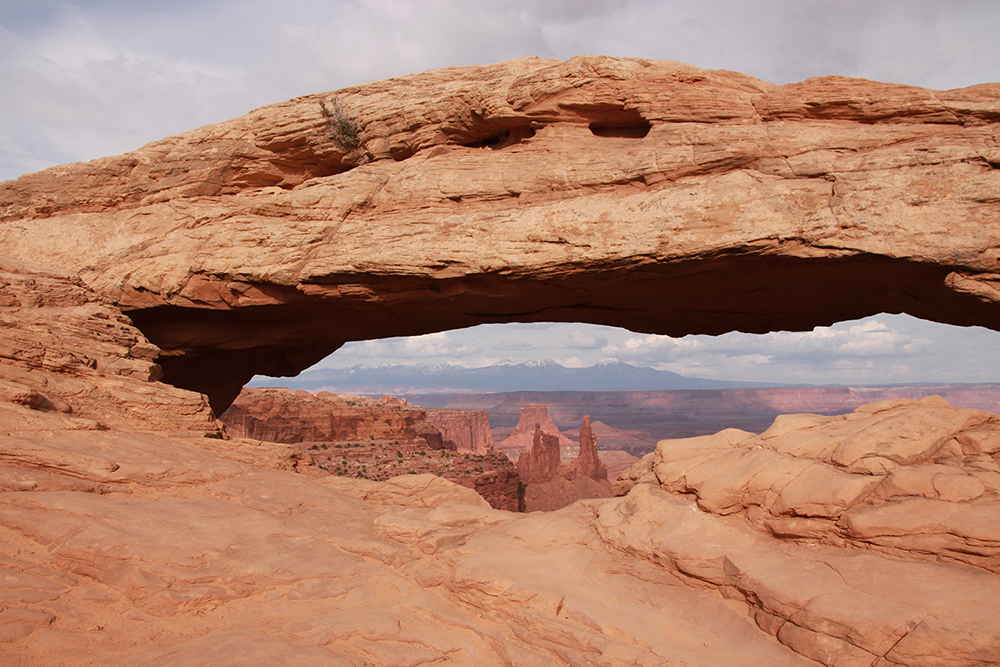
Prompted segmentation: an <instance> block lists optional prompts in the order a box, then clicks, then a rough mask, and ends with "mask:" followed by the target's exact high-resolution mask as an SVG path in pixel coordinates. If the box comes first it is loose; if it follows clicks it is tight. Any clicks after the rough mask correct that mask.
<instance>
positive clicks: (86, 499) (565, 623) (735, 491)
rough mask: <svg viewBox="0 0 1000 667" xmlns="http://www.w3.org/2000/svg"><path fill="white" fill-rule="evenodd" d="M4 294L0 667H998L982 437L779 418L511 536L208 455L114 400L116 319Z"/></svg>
mask: <svg viewBox="0 0 1000 667" xmlns="http://www.w3.org/2000/svg"><path fill="white" fill-rule="evenodd" d="M14 264H16V263H12V262H9V261H7V262H4V263H3V266H4V267H5V268H4V273H3V274H2V275H0V279H2V280H3V281H6V282H7V284H6V285H3V286H2V290H0V300H2V303H4V304H6V305H3V306H0V316H2V321H3V322H4V323H6V325H7V326H3V327H0V350H2V351H3V357H2V360H0V368H3V372H4V374H5V375H4V378H5V379H4V382H5V383H6V384H2V385H0V387H2V389H3V393H0V580H2V581H3V582H4V588H3V591H2V599H3V605H2V608H0V655H3V662H4V664H5V665H7V664H9V665H11V666H12V667H28V666H31V667H55V666H56V665H66V664H73V665H79V666H80V667H97V666H98V665H109V664H115V665H119V664H120V665H126V664H139V663H142V664H147V665H166V664H170V665H176V666H177V667H188V666H189V665H190V666H194V665H202V664H205V662H206V660H207V661H209V662H212V663H213V664H222V663H232V664H258V663H261V662H262V661H263V662H267V663H268V664H280V663H284V662H288V661H289V660H291V661H294V662H295V663H296V664H324V665H325V664H344V665H350V664H363V663H365V662H368V663H370V664H379V665H386V666H387V667H397V666H399V667H402V666H403V665H409V664H412V662H413V660H414V656H419V657H421V658H426V659H427V660H431V661H435V662H448V661H450V660H451V661H453V660H454V656H455V655H462V654H468V655H474V656H476V658H475V661H476V664H483V665H491V666H492V665H497V666H500V665H508V664H510V663H511V660H512V657H514V658H516V659H517V660H523V661H524V662H525V663H526V664H557V665H572V664H586V663H588V662H597V663H601V662H607V663H609V664H610V663H611V662H614V661H625V662H627V663H629V664H647V663H648V664H671V663H683V664H687V665H692V666H693V667H701V666H705V667H707V665H715V664H726V665H747V666H750V667H763V666H764V665H767V666H768V667H770V666H772V665H782V666H788V667H807V666H808V665H813V664H816V663H815V662H813V660H815V661H819V662H824V663H827V664H885V665H900V666H906V667H924V666H926V665H935V664H939V665H944V664H948V665H981V664H990V663H991V662H995V656H996V655H998V654H1000V625H998V621H997V618H998V616H997V614H996V610H997V600H998V599H1000V575H998V574H995V570H996V539H995V538H996V536H995V535H994V534H993V533H995V530H994V529H995V526H996V521H995V520H994V517H993V509H992V506H993V505H994V504H995V503H996V498H997V497H998V492H997V488H1000V486H998V485H997V483H996V478H997V476H1000V473H998V472H997V471H996V470H995V468H997V467H998V465H997V464H998V458H1000V453H998V452H997V451H995V450H997V443H998V442H1000V436H998V435H997V432H998V428H1000V426H998V422H997V419H998V417H997V416H996V415H987V414H984V413H977V412H975V411H962V410H958V411H956V410H953V409H951V408H946V407H945V406H943V405H940V404H935V403H924V402H922V403H921V404H920V405H916V406H905V405H904V406H885V405H883V406H872V407H871V408H869V409H866V410H862V411H859V413H858V414H857V415H855V416H853V417H851V418H825V417H817V416H815V415H811V416H810V415H805V416H798V417H790V418H787V419H783V420H779V421H778V422H777V423H776V424H775V425H774V428H773V430H772V431H771V432H770V433H767V434H765V435H762V436H753V435H752V434H746V436H747V437H749V438H758V440H757V441H756V444H753V442H750V443H743V442H742V440H741V438H742V437H743V436H738V437H735V436H734V435H733V434H732V433H729V434H727V433H723V434H719V436H717V437H716V439H715V440H711V441H708V440H706V441H703V442H700V443H695V446H694V447H688V448H687V450H685V447H684V446H683V443H679V444H678V443H675V444H673V445H671V446H670V447H667V446H666V445H664V446H661V447H660V449H658V453H661V458H660V459H659V460H658V461H654V460H653V458H652V457H651V458H650V459H649V460H647V461H644V465H645V466H646V467H645V469H644V470H642V471H638V474H635V475H633V476H632V477H630V478H629V479H631V480H632V482H631V483H632V486H633V488H632V489H631V490H630V492H629V493H628V495H627V496H625V497H622V498H613V499H594V500H590V501H587V503H586V504H576V505H573V506H571V507H568V508H565V509H563V510H561V511H558V512H552V513H533V514H530V515H518V514H512V513H509V512H499V511H496V510H492V509H489V508H487V507H485V501H483V500H482V498H481V497H480V496H479V495H478V494H474V493H473V492H472V491H471V490H469V489H465V488H461V487H457V486H456V485H454V484H452V483H450V482H448V481H447V480H445V479H443V478H441V477H437V476H434V475H417V474H414V475H409V474H407V475H403V476H402V477H395V478H392V479H389V480H387V481H385V482H381V483H379V482H372V481H369V480H365V479H357V478H351V477H344V476H332V475H325V474H322V473H318V471H315V469H314V468H312V467H311V466H309V465H307V461H304V460H303V459H302V458H297V454H299V452H296V451H294V450H293V449H292V448H291V447H290V446H288V445H279V444H274V443H267V442H260V441H254V440H244V439H232V440H222V439H219V437H218V436H219V435H220V433H219V432H218V431H217V430H213V429H207V428H206V425H214V422H213V421H212V420H211V412H210V411H208V410H207V408H206V407H205V401H204V398H203V397H200V396H197V395H193V394H190V393H187V392H183V391H180V390H177V389H175V388H172V387H169V386H166V385H163V384H160V383H158V382H155V381H152V380H149V379H144V378H143V377H136V376H135V375H134V374H132V373H131V372H130V371H128V370H126V372H125V373H122V372H121V371H122V370H123V369H131V370H135V369H136V365H135V364H139V367H140V370H142V371H143V373H142V375H145V374H147V373H148V374H149V376H150V377H153V376H155V368H153V367H152V365H150V364H149V362H148V360H146V361H143V360H142V356H141V354H142V350H143V346H145V345H146V344H147V343H146V341H145V340H144V339H143V338H142V337H141V335H140V334H138V333H137V332H136V331H135V330H134V329H132V328H131V327H130V325H129V324H128V322H127V320H125V319H123V318H121V316H120V313H119V312H118V311H116V310H115V309H114V308H113V307H111V306H108V305H107V304H105V303H103V302H102V301H101V299H100V298H99V297H97V296H96V295H94V294H93V293H92V292H89V291H88V290H86V289H84V288H82V287H81V286H80V285H79V284H78V283H75V282H74V281H73V280H72V279H71V278H69V277H67V276H62V275H59V274H58V273H54V272H46V271H42V270H30V271H27V270H24V269H23V268H15V267H14ZM47 331H50V332H55V333H56V334H57V335H55V336H54V335H52V334H49V335H48V336H46V332H47ZM130 355H131V356H130ZM142 364H146V365H145V366H143V365H142ZM81 389H83V391H80V390H81ZM78 415H85V416H78ZM206 433H209V434H212V435H215V436H216V437H214V438H205V437H201V436H203V435H205V434H206ZM765 436H766V437H765ZM689 444H690V443H689ZM339 451H342V450H339ZM351 451H360V449H359V448H353V449H352V450H351ZM668 453H669V455H668ZM434 454H435V455H436V456H439V457H440V460H445V459H446V458H447V457H452V458H461V459H462V460H463V461H466V460H468V461H469V462H470V463H471V464H473V465H474V467H484V465H485V463H484V459H485V458H486V457H478V458H477V455H471V454H470V455H469V459H466V458H465V455H462V456H460V457H459V456H458V455H456V454H455V453H453V452H449V451H447V450H442V451H440V452H435V453H434ZM734 454H735V455H734ZM760 456H765V457H770V458H769V460H770V461H771V464H770V465H767V466H765V467H764V468H761V469H758V466H756V463H755V462H757V463H759V461H758V460H757V458H756V457H760ZM775 457H777V458H775ZM713 460H714V462H713ZM796 461H798V463H796ZM893 465H895V466H896V467H895V468H893V467H892V466H893ZM817 466H818V467H817ZM638 467H639V468H642V467H643V466H638ZM890 468H891V470H890ZM754 471H756V472H754ZM796 471H799V474H797V475H795V474H794V473H795V472H796ZM632 472H633V473H635V472H637V471H635V470H633V471H632ZM302 473H305V474H302ZM317 473H318V474H320V476H314V475H315V474H317ZM786 473H787V474H786ZM469 477H471V475H470V476H469ZM480 477H481V478H482V479H481V483H482V484H489V483H490V478H493V482H494V483H501V484H502V483H503V480H502V475H491V474H490V473H489V472H487V471H485V470H484V472H483V474H481V475H480ZM865 477H870V478H871V480H864V479H863V478H865ZM855 478H862V480H863V481H862V483H861V484H858V482H857V481H856V479H855ZM876 479H879V480H881V481H880V483H878V484H877V485H876V487H875V489H874V490H872V491H870V492H869V495H868V496H864V495H863V492H864V490H865V489H868V488H870V487H871V485H872V482H873V481H875V480H876ZM579 481H582V482H594V480H592V479H590V478H589V477H584V478H581V479H580V480H579ZM550 483H551V484H560V483H566V480H564V479H562V478H556V479H554V480H552V482H550ZM677 483H680V484H682V485H683V487H682V488H679V489H678V490H677V492H676V493H675V492H674V491H671V490H668V488H669V486H670V485H673V484H677ZM765 487H766V488H765ZM994 487H997V488H994ZM857 488H860V489H861V490H862V495H861V496H858V495H857V494H856V493H854V491H856V490H857ZM556 491H558V489H556ZM549 497H550V498H552V497H555V495H550V496H549ZM689 497H696V498H697V499H698V504H693V503H692V502H691V501H690V500H689ZM859 497H860V498H861V502H855V500H856V499H857V498H859ZM718 513H732V514H736V515H738V516H741V517H743V521H733V520H732V517H719V516H718ZM837 517H839V518H837ZM831 521H835V522H834V523H833V525H832V526H831ZM824 531H825V532H824ZM816 542H819V543H818V544H817V543H816ZM882 551H884V552H885V553H884V554H883V553H880V552H882ZM553 554H558V558H559V560H560V562H562V563H571V564H573V567H560V568H553V567H552V566H551V564H552V559H553ZM935 560H936V561H938V562H932V561H935ZM539 573H544V575H543V576H539ZM372 582H378V585H377V586H373V585H372ZM498 582H500V583H499V584H498ZM686 584H690V585H686ZM498 585H500V586H501V588H502V590H501V589H498V588H497V586H498ZM706 587H708V588H715V589H717V590H718V592H709V591H705V590H704V589H705V588H706ZM359 590H360V591H363V592H364V595H356V594H355V593H356V592H357V591H359ZM352 591H353V592H352ZM498 591H500V593H499V594H498ZM720 593H721V594H723V595H725V596H726V597H729V598H736V599H737V600H740V601H741V602H742V604H744V605H746V608H747V609H749V610H750V612H751V614H750V616H749V617H748V616H747V614H745V613H737V612H735V611H734V610H733V609H732V608H731V607H730V606H729V605H730V604H732V603H731V602H730V603H727V604H723V603H722V602H721V601H720V599H719V594H720ZM414 609H418V610H420V613H414V611H413V610H414ZM470 610H472V611H470ZM650 618H655V619H656V621H657V622H656V623H655V624H653V625H650V622H649V619H650ZM664 627H667V628H671V629H673V630H672V631H671V632H668V633H664V632H663V628H664ZM594 628H600V629H601V631H600V632H596V631H595V630H594ZM674 630H675V631H676V632H674ZM401 643H402V644H403V645H404V646H405V650H402V651H401V650H400V649H399V648H398V646H399V645H400V644H401ZM498 647H499V648H498Z"/></svg>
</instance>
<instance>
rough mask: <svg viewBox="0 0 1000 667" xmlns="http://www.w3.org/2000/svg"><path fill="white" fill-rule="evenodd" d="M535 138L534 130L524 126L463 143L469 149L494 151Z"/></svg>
mask: <svg viewBox="0 0 1000 667" xmlns="http://www.w3.org/2000/svg"><path fill="white" fill-rule="evenodd" d="M533 136H535V130H534V128H532V127H530V126H527V125H524V126H518V127H511V128H507V129H504V130H500V131H499V132H497V133H495V134H491V135H489V136H486V137H483V138H481V139H476V140H474V141H469V142H466V143H463V144H462V145H463V146H465V147H467V148H492V149H494V150H497V149H500V148H507V147H508V146H513V145H514V144H519V143H521V142H522V141H524V140H525V139H530V138H531V137H533Z"/></svg>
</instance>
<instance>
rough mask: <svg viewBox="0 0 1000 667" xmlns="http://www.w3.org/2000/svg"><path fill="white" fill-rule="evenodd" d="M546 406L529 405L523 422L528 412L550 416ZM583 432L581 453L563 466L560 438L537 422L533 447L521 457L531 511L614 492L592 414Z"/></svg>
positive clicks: (519, 462) (553, 508)
mask: <svg viewBox="0 0 1000 667" xmlns="http://www.w3.org/2000/svg"><path fill="white" fill-rule="evenodd" d="M540 408H541V409H540ZM544 408H545V406H544V405H543V406H538V405H532V406H528V407H526V408H525V409H524V410H523V411H522V413H521V419H522V421H523V419H524V416H525V412H527V414H529V415H537V416H542V415H545V416H547V415H548V413H547V412H546V411H545V410H544ZM519 426H520V423H519ZM580 433H581V438H582V439H581V442H580V446H579V451H580V454H579V455H578V456H577V457H576V458H575V459H574V460H573V461H572V462H571V463H570V464H569V465H562V464H561V457H560V447H559V440H558V438H557V437H556V436H554V435H551V434H548V433H545V432H544V431H543V430H542V428H541V425H540V424H535V431H534V434H533V439H532V445H531V449H530V450H528V451H527V452H524V453H522V454H521V456H520V457H519V458H518V460H517V469H518V472H519V473H520V474H521V479H522V480H523V481H524V483H525V484H526V487H525V493H524V507H525V509H526V510H527V511H529V512H530V511H534V510H544V511H548V510H555V509H559V508H561V507H565V506H566V505H569V504H570V503H573V502H575V501H577V500H580V499H581V498H607V497H610V496H611V495H612V489H611V483H610V482H608V470H607V468H606V467H605V465H604V464H603V463H602V462H601V459H600V457H599V456H598V454H597V438H596V437H595V436H594V434H593V432H592V430H591V428H590V418H589V417H584V420H583V425H582V426H581V428H580Z"/></svg>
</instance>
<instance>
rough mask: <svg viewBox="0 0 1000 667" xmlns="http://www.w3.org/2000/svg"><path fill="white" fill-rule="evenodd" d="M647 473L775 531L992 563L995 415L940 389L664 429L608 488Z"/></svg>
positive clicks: (703, 503) (995, 553)
mask: <svg viewBox="0 0 1000 667" xmlns="http://www.w3.org/2000/svg"><path fill="white" fill-rule="evenodd" d="M646 483H650V484H654V485H656V486H658V487H660V488H662V489H663V490H664V491H668V492H671V493H677V494H685V495H686V496H690V497H693V498H695V499H696V501H697V503H698V506H699V507H700V508H702V509H703V510H705V511H707V512H711V513H714V514H718V515H725V516H728V515H737V516H741V517H743V518H744V520H745V521H746V522H747V523H748V524H749V525H750V526H752V527H753V528H755V529H756V530H758V531H762V532H765V533H768V534H770V535H773V536H775V537H778V538H782V539H792V540H803V541H810V542H821V543H825V544H833V545H837V546H849V547H853V548H863V549H870V550H875V551H881V552H886V553H889V554H892V555H895V556H897V557H906V558H911V559H919V560H934V561H939V562H962V563H967V564H969V565H974V566H977V567H981V568H984V569H987V570H991V571H993V572H998V573H1000V417H998V416H997V415H995V414H993V413H989V412H981V411H979V410H969V409H959V408H953V407H951V406H950V405H948V403H947V402H945V401H944V399H941V398H939V397H928V398H924V399H921V400H919V401H911V400H906V399H902V400H897V401H885V402H882V403H873V404H871V405H866V406H863V407H861V408H859V409H858V410H856V411H855V412H853V413H851V414H850V415H843V416H837V417H824V416H819V415H786V416H782V417H779V418H778V419H777V420H775V423H774V425H773V426H772V427H771V428H770V429H768V430H767V431H765V432H764V433H762V434H761V435H759V436H757V435H754V434H752V433H746V432H743V431H737V430H735V429H730V430H727V431H722V432H720V433H718V434H716V435H713V436H703V437H699V438H691V439H687V440H664V441H662V442H660V443H659V445H657V449H656V452H654V453H653V454H650V455H648V456H647V457H645V458H644V459H643V460H642V461H641V462H640V463H638V464H636V465H635V466H633V467H632V468H631V469H629V470H628V471H626V473H624V474H623V475H622V477H621V478H619V479H618V481H617V482H616V483H615V491H616V493H618V494H619V495H623V494H625V493H627V492H628V491H629V490H630V489H631V488H632V487H633V486H634V485H636V484H646Z"/></svg>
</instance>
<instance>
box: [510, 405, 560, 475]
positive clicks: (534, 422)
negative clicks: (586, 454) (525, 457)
mask: <svg viewBox="0 0 1000 667" xmlns="http://www.w3.org/2000/svg"><path fill="white" fill-rule="evenodd" d="M539 427H540V428H541V429H542V432H543V433H547V434H548V435H551V436H553V437H554V438H556V441H557V442H558V444H559V447H560V449H562V450H563V452H562V454H566V453H568V452H570V451H572V452H573V455H575V454H576V450H577V449H578V447H579V445H578V444H577V443H575V442H573V441H572V440H570V439H569V438H567V437H566V436H565V435H563V434H562V433H561V432H560V431H559V427H558V426H556V425H555V422H553V421H552V417H550V416H549V411H548V408H547V407H546V406H545V405H544V404H543V403H532V404H530V405H525V406H523V407H522V408H521V409H520V414H519V416H518V420H517V425H516V426H515V427H514V429H513V430H512V431H511V432H510V435H509V436H507V437H506V438H504V439H503V440H501V441H500V443H499V444H498V445H497V446H496V448H497V449H498V450H500V451H501V452H503V453H504V454H506V455H507V456H508V457H509V458H510V460H511V461H517V460H518V458H519V457H520V456H521V454H522V453H524V452H527V451H529V450H530V449H531V447H532V446H533V444H534V441H535V430H536V428H539Z"/></svg>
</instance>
